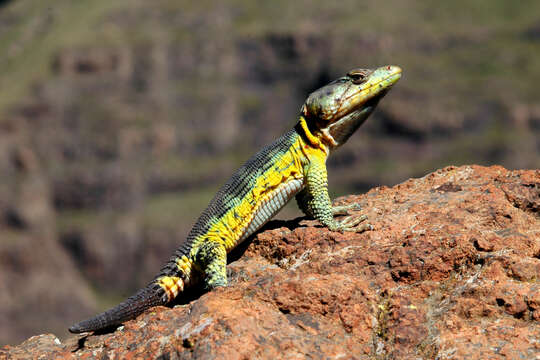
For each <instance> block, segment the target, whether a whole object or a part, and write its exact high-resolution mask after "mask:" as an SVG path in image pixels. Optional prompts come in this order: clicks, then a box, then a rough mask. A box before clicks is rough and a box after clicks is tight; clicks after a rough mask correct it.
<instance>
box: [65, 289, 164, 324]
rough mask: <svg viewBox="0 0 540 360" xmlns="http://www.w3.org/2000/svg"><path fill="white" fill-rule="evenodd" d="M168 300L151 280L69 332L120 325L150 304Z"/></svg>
mask: <svg viewBox="0 0 540 360" xmlns="http://www.w3.org/2000/svg"><path fill="white" fill-rule="evenodd" d="M168 302H169V296H168V294H167V293H166V292H165V290H164V289H163V288H162V287H161V286H159V284H157V283H155V282H152V283H150V284H149V285H148V286H146V287H145V288H143V289H141V290H139V291H137V292H136V293H135V294H134V295H132V296H131V297H129V298H127V299H126V300H125V301H123V302H121V303H120V304H118V305H117V306H115V307H113V308H112V309H109V310H107V311H105V312H103V313H101V314H99V315H96V316H95V317H93V318H90V319H88V320H84V321H81V322H80V323H78V324H75V325H73V326H72V327H70V328H69V332H71V333H75V334H78V333H82V332H86V331H95V330H100V329H104V328H108V327H112V326H116V325H120V324H122V323H123V322H124V321H127V320H131V319H133V318H135V317H136V316H137V315H139V314H141V313H142V312H144V311H145V310H146V309H148V308H150V307H152V306H157V305H164V304H166V303H168Z"/></svg>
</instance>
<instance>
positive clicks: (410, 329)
mask: <svg viewBox="0 0 540 360" xmlns="http://www.w3.org/2000/svg"><path fill="white" fill-rule="evenodd" d="M339 201H340V203H350V202H358V203H360V204H361V206H362V208H363V211H362V212H363V213H364V214H366V215H368V218H369V221H370V223H371V224H372V225H373V226H374V228H375V230H373V231H369V232H365V233H362V234H351V233H346V234H338V233H331V232H329V231H328V230H326V229H325V228H322V227H321V226H320V225H319V224H318V223H317V222H315V221H307V220H298V219H297V220H292V221H287V222H284V221H275V222H272V223H270V224H269V225H268V226H267V227H266V230H265V231H262V232H260V233H259V234H258V235H256V236H255V237H254V239H252V243H251V244H250V245H249V247H247V250H245V252H244V254H242V256H240V259H239V260H237V261H235V262H233V263H231V264H230V265H229V269H228V270H229V273H230V280H231V285H230V287H228V288H226V289H218V290H216V291H213V292H211V293H207V294H204V295H203V296H201V297H200V298H199V299H196V300H193V301H191V302H190V303H189V304H188V305H186V306H182V307H176V308H174V309H167V308H163V307H159V308H155V309H151V310H150V311H148V312H146V313H145V314H143V315H142V316H140V317H139V318H137V319H136V320H133V321H130V322H128V323H127V324H126V326H125V327H124V328H123V330H118V331H116V332H114V333H108V334H101V335H93V336H90V337H87V338H72V339H70V340H68V342H67V343H66V344H59V343H58V341H57V340H56V339H55V337H54V336H52V335H41V336H40V337H37V338H31V339H29V340H27V341H26V342H24V343H22V344H21V345H19V346H7V347H4V348H2V349H1V350H0V358H2V356H7V357H9V356H13V357H17V356H20V355H21V354H26V355H29V356H34V357H37V356H39V355H43V357H45V358H62V357H64V358H75V357H81V358H85V357H86V358H89V357H97V358H99V357H109V358H148V357H154V358H155V357H159V356H162V357H163V358H183V359H184V358H185V359H188V358H190V359H191V358H220V359H251V358H259V359H278V358H283V359H288V358H307V357H309V358H315V359H326V358H346V359H353V358H356V359H369V358H395V359H416V358H424V359H430V358H440V359H450V358H451V359H498V358H501V359H502V358H510V359H519V358H527V359H534V358H538V356H539V355H540V343H539V342H538V339H540V322H539V321H540V288H539V285H538V284H539V282H538V279H540V214H539V209H540V171H538V170H523V171H508V170H505V169H504V168H502V167H500V166H494V167H488V168H486V167H481V166H463V167H448V168H445V169H442V170H437V171H435V172H434V173H432V174H429V175H428V176H425V177H423V178H420V179H410V180H408V181H406V182H405V183H403V184H401V185H398V186H395V187H393V188H377V189H373V190H371V191H370V192H368V193H367V194H365V195H353V196H348V197H345V198H341V199H339ZM75 349H77V350H75ZM72 350H75V351H74V352H72Z"/></svg>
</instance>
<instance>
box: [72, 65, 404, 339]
mask: <svg viewBox="0 0 540 360" xmlns="http://www.w3.org/2000/svg"><path fill="white" fill-rule="evenodd" d="M400 77H401V69H400V68H399V67H397V66H385V67H381V68H378V69H376V70H368V69H355V70H352V71H350V72H349V73H348V74H347V75H346V76H344V77H341V78H339V79H337V80H335V81H333V82H331V83H330V84H328V85H326V86H324V87H322V88H320V89H318V90H316V91H315V92H313V93H311V94H310V95H309V97H308V98H307V100H306V102H305V103H304V105H303V106H302V109H301V113H300V117H299V121H298V123H297V124H296V125H295V126H294V128H293V129H291V130H290V131H288V132H287V133H285V134H284V135H283V136H281V137H280V138H279V139H277V140H276V141H275V142H274V143H272V144H270V145H268V146H266V147H265V148H263V149H262V150H261V151H260V152H258V153H257V154H255V155H254V156H253V157H252V158H251V159H249V160H248V161H247V162H246V163H245V164H244V165H243V166H242V167H241V168H240V169H238V171H237V172H236V173H235V174H234V175H233V176H232V178H231V179H230V180H229V181H228V182H227V183H226V184H225V185H223V187H222V188H221V189H220V190H219V191H218V193H217V194H216V195H215V196H214V198H213V199H212V201H211V202H210V205H208V207H207V208H206V210H204V212H203V213H202V215H201V216H200V217H199V219H198V220H197V222H196V223H195V225H194V226H193V229H191V231H190V233H189V235H188V237H187V239H186V240H185V241H184V242H183V243H182V244H181V245H180V246H179V248H178V249H177V250H176V252H175V253H174V255H173V256H172V257H171V259H170V260H169V262H168V263H167V264H166V265H165V266H164V267H163V268H162V269H161V271H160V272H159V274H158V275H157V276H156V277H155V279H154V280H152V282H151V283H150V284H148V286H146V287H145V288H143V289H141V290H139V291H138V292H137V293H136V294H135V295H133V296H131V297H129V298H128V299H127V300H125V301H124V302H122V303H120V304H119V305H117V306H116V307H114V308H112V309H110V310H107V311H105V312H104V313H102V314H99V315H97V316H96V317H93V318H91V319H88V320H85V321H82V322H80V323H78V324H76V325H73V326H72V327H70V328H69V331H71V332H72V333H81V332H85V331H94V330H99V329H104V328H108V327H111V326H115V325H119V324H121V323H122V322H124V321H127V320H130V319H133V318H135V317H136V316H137V315H139V314H140V313H142V312H143V311H144V310H146V309H148V308H149V307H152V306H156V305H164V304H167V303H169V302H171V301H172V300H173V299H174V298H175V297H176V296H177V295H178V294H179V293H180V292H182V291H183V290H184V288H186V287H188V286H193V285H196V284H197V283H198V279H204V280H203V281H204V286H205V288H206V289H213V288H216V287H219V286H226V285H227V272H226V264H227V253H228V252H229V251H230V250H232V249H233V248H234V247H235V246H237V245H238V244H240V243H241V242H242V241H243V240H245V239H246V238H247V237H249V236H250V235H251V234H253V233H254V232H255V231H257V230H258V229H259V228H260V227H261V226H263V225H264V224H265V223H266V222H267V221H268V220H270V219H271V218H272V217H273V216H274V215H275V214H276V213H277V212H278V211H279V210H280V209H281V208H282V207H283V206H285V204H286V203H287V202H288V201H289V200H290V199H291V198H292V197H293V196H295V195H296V200H297V202H298V205H299V207H300V209H301V210H302V211H303V212H304V213H305V214H306V215H307V216H309V217H312V218H315V219H317V220H319V222H320V223H321V224H323V225H324V226H326V227H328V229H330V230H332V231H356V232H361V231H364V230H367V229H369V228H370V225H368V224H363V225H360V226H357V225H359V224H360V222H362V221H363V220H364V219H365V217H363V216H359V217H351V216H348V217H346V218H345V219H343V220H342V221H341V222H338V221H336V220H335V219H334V215H336V214H338V213H339V214H343V213H344V212H345V213H346V212H347V210H350V209H352V207H347V206H341V207H339V206H338V207H332V203H331V201H330V197H329V196H328V184H327V173H326V159H327V157H328V155H329V153H330V151H331V150H333V149H335V148H336V147H338V146H340V145H342V144H343V143H345V141H347V139H348V138H349V137H350V136H351V135H352V134H353V133H354V132H355V131H356V129H358V127H359V126H360V125H362V123H363V122H364V121H365V120H366V119H367V117H368V116H369V115H370V114H371V112H372V111H373V110H374V108H375V106H376V105H377V103H378V102H379V100H380V99H381V98H382V97H383V96H384V95H385V94H386V93H387V92H388V90H389V89H390V88H391V87H392V85H394V84H395V83H396V82H397V81H398V80H399V78H400Z"/></svg>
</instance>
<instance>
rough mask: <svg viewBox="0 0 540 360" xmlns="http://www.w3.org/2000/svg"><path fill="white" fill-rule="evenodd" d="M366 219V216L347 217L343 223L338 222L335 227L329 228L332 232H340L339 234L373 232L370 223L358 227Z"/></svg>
mask: <svg viewBox="0 0 540 360" xmlns="http://www.w3.org/2000/svg"><path fill="white" fill-rule="evenodd" d="M366 219H367V216H366V215H360V216H347V217H346V218H344V219H343V220H341V221H336V222H335V225H333V226H329V227H328V228H329V229H330V230H331V231H339V232H345V231H347V232H356V233H362V232H364V231H367V230H373V226H372V225H371V224H368V223H365V224H362V225H359V226H357V225H358V224H360V223H361V222H363V221H365V220H366Z"/></svg>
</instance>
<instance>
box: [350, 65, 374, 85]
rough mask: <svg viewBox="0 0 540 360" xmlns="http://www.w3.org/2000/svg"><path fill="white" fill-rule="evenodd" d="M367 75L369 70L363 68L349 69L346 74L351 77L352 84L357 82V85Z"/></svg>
mask: <svg viewBox="0 0 540 360" xmlns="http://www.w3.org/2000/svg"><path fill="white" fill-rule="evenodd" d="M368 75H369V72H368V71H367V70H364V69H355V70H351V71H349V73H348V74H347V76H348V77H350V78H351V80H352V82H353V84H357V85H358V84H361V83H363V82H364V81H366V78H367V76H368Z"/></svg>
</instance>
